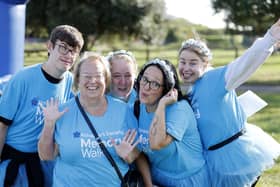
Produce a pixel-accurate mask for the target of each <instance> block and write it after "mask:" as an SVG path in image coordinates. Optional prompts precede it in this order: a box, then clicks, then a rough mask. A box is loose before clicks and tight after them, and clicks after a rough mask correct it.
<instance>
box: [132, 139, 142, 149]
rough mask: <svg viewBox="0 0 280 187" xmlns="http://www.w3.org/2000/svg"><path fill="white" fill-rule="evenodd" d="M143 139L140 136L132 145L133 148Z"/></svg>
mask: <svg viewBox="0 0 280 187" xmlns="http://www.w3.org/2000/svg"><path fill="white" fill-rule="evenodd" d="M140 141H141V138H138V139H137V140H136V141H135V142H134V143H133V144H132V145H131V146H132V148H135V147H136V145H138V143H139V142H140Z"/></svg>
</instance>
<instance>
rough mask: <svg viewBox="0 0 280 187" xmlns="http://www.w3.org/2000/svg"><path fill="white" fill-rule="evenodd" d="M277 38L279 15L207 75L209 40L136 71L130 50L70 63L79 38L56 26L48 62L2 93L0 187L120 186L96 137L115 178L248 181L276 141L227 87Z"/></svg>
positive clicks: (234, 185)
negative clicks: (251, 120)
mask: <svg viewBox="0 0 280 187" xmlns="http://www.w3.org/2000/svg"><path fill="white" fill-rule="evenodd" d="M279 40H280V20H278V21H277V22H276V23H274V24H273V25H272V26H271V28H270V29H268V31H267V33H266V34H265V35H264V37H263V38H260V39H258V40H256V41H255V42H254V44H253V45H252V46H251V47H250V48H249V49H248V50H246V51H245V53H244V54H243V55H242V56H240V57H239V58H237V59H236V60H234V61H233V62H231V63H229V64H227V65H225V66H222V67H218V68H213V67H211V64H210V62H211V60H212V54H211V51H210V50H209V48H208V47H207V45H206V44H205V43H204V42H202V41H200V40H195V39H188V40H186V41H184V42H183V43H182V46H181V48H180V49H179V50H178V67H177V69H176V67H175V66H174V65H173V64H172V63H171V62H170V61H168V60H166V59H161V58H158V57H156V58H154V59H152V60H150V61H148V62H147V63H145V64H144V65H143V66H142V67H141V69H140V70H139V73H137V72H138V70H137V62H136V59H135V57H134V56H133V54H132V53H131V52H129V51H126V50H120V51H114V52H111V53H109V54H108V55H107V56H106V57H103V56H101V55H100V54H97V53H93V52H86V53H84V55H83V56H82V57H81V58H80V60H79V62H77V63H75V61H76V60H77V58H78V56H79V53H80V50H81V49H82V47H83V43H84V41H83V37H82V34H81V33H80V32H79V31H78V30H77V29H76V28H74V27H72V26H69V25H61V26H57V27H55V28H54V29H53V31H52V33H51V35H50V40H49V42H48V44H47V48H48V54H49V57H48V60H47V61H46V62H44V63H42V64H36V65H33V66H30V67H26V68H24V69H23V70H21V71H20V72H19V73H17V74H15V75H14V76H13V77H12V78H11V79H10V80H9V82H8V83H7V85H6V86H5V89H4V91H3V94H2V96H1V97H0V156H1V162H0V186H5V187H6V186H15V187H16V186H21V187H22V186H31V187H33V186H34V187H38V186H46V187H47V186H59V187H60V186H81V185H82V186H121V182H122V180H121V179H120V177H119V175H118V173H117V172H116V170H115V168H114V167H113V166H112V165H111V163H110V162H109V160H108V159H107V156H106V155H105V153H104V152H103V149H101V148H100V142H102V145H104V147H106V149H107V150H108V153H109V154H110V155H111V156H112V158H113V160H114V162H115V163H116V165H117V167H118V168H119V171H120V174H121V175H122V176H125V174H126V172H127V171H128V170H129V168H130V167H136V168H137V169H138V170H139V171H140V173H141V174H142V176H143V179H144V183H145V186H155V185H156V186H170V187H171V186H176V187H177V186H193V187H200V186H201V187H207V186H209V187H225V186H226V187H247V186H255V185H256V183H257V181H258V179H259V177H260V176H261V174H262V172H263V171H264V170H266V169H267V168H269V167H271V166H272V165H273V164H274V160H275V159H277V158H278V156H279V155H280V144H279V143H278V142H276V141H275V140H274V139H273V138H272V137H271V136H269V135H268V134H267V133H265V132H264V131H263V130H261V129H260V128H259V127H257V126H255V125H252V124H248V123H247V119H246V115H245V113H244V112H243V109H242V107H241V105H240V104H239V103H238V100H237V95H236V93H235V89H236V88H237V87H238V86H240V85H241V84H242V83H244V82H245V81H246V80H247V79H248V78H249V77H250V76H251V75H252V73H254V72H255V71H256V70H257V68H258V67H259V66H260V65H261V64H262V63H264V61H265V59H266V58H267V57H269V55H270V54H271V53H272V51H273V45H274V44H275V43H276V42H278V41H279ZM74 64H75V66H74V71H73V75H72V73H70V72H69V70H70V69H71V68H72V66H73V65H74ZM177 72H178V73H177ZM35 80H36V81H35ZM37 81H38V82H37ZM180 81H181V82H182V85H183V86H182V85H180ZM81 108H82V109H83V110H84V111H85V114H86V115H87V117H88V118H89V121H90V122H91V123H92V124H93V126H94V128H95V130H96V132H97V134H98V136H99V138H98V139H96V138H95V136H94V135H93V134H92V131H91V128H90V127H89V126H88V125H87V123H88V122H87V121H86V119H85V118H84V116H83V114H82V112H81ZM135 111H137V112H135Z"/></svg>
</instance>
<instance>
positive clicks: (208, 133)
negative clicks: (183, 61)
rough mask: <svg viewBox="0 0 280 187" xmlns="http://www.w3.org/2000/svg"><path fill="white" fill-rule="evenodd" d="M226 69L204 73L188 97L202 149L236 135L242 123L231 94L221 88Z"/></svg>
mask: <svg viewBox="0 0 280 187" xmlns="http://www.w3.org/2000/svg"><path fill="white" fill-rule="evenodd" d="M226 68H227V66H224V67H220V68H216V69H213V70H209V71H208V72H206V73H205V74H204V75H203V76H202V77H201V78H200V79H198V80H197V81H196V82H195V84H194V86H193V89H192V91H191V93H190V94H189V95H188V96H189V98H190V100H191V105H192V108H193V110H194V113H195V116H196V119H197V122H198V129H199V131H200V134H201V139H202V142H203V145H204V147H205V148H206V149H207V148H208V147H210V146H212V145H215V144H217V143H219V142H221V141H223V140H225V139H227V138H229V137H231V136H232V135H234V134H236V133H237V132H239V131H240V130H241V129H242V128H243V127H244V124H245V122H246V115H245V113H244V111H243V109H242V107H241V105H240V104H239V103H238V101H237V96H236V93H235V91H234V90H233V91H227V90H226V89H225V84H226V83H225V78H224V77H225V72H226Z"/></svg>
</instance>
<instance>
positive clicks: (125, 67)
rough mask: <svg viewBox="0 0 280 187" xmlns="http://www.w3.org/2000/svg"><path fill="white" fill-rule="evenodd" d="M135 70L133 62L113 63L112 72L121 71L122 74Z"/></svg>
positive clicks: (120, 61)
mask: <svg viewBox="0 0 280 187" xmlns="http://www.w3.org/2000/svg"><path fill="white" fill-rule="evenodd" d="M133 69H134V64H133V63H132V62H128V61H127V60H125V59H115V60H114V61H112V63H111V70H112V71H113V72H114V71H121V72H127V71H129V72H132V71H133Z"/></svg>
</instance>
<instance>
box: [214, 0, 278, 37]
mask: <svg viewBox="0 0 280 187" xmlns="http://www.w3.org/2000/svg"><path fill="white" fill-rule="evenodd" d="M212 6H213V8H214V9H215V11H216V13H219V12H221V11H225V13H226V18H225V21H226V23H227V31H228V32H231V33H245V34H246V35H261V34H263V33H264V32H265V31H266V30H267V28H268V27H269V26H270V25H271V24H272V23H274V22H275V21H276V19H277V18H279V16H280V11H279V10H280V0H234V1H232V0H212Z"/></svg>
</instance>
